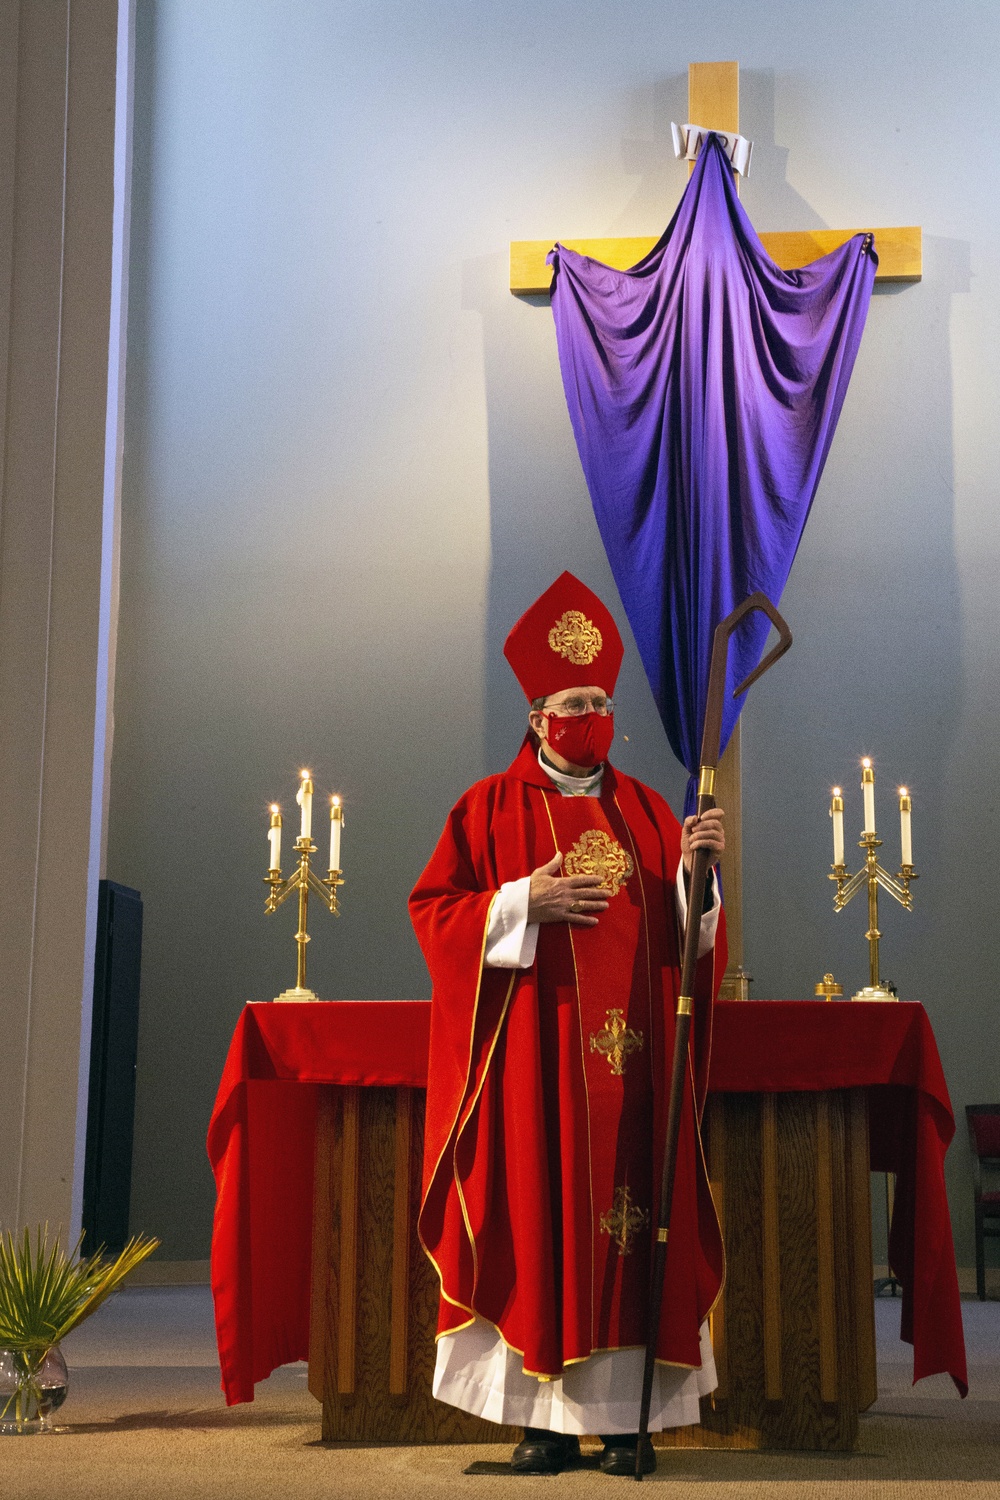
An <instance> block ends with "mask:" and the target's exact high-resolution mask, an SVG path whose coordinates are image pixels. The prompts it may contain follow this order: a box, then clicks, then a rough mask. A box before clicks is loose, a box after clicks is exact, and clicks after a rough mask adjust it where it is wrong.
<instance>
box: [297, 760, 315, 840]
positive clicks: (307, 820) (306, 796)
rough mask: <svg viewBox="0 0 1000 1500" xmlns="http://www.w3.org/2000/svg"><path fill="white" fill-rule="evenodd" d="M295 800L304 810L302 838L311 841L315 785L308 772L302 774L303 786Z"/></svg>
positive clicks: (300, 831)
mask: <svg viewBox="0 0 1000 1500" xmlns="http://www.w3.org/2000/svg"><path fill="white" fill-rule="evenodd" d="M295 800H296V802H297V803H298V804H299V806H300V807H301V809H302V826H301V828H300V829H299V836H300V838H304V839H311V838H312V827H313V784H312V777H311V776H310V774H309V772H308V771H303V772H302V785H301V786H300V787H299V789H298V791H297V792H296V793H295Z"/></svg>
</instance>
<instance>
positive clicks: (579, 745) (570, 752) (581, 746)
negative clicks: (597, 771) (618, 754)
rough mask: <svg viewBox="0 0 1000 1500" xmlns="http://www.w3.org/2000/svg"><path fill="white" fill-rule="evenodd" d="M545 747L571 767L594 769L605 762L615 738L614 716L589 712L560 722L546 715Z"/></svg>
mask: <svg viewBox="0 0 1000 1500" xmlns="http://www.w3.org/2000/svg"><path fill="white" fill-rule="evenodd" d="M545 717H546V718H547V720H548V736H549V737H548V744H550V745H551V746H552V749H553V750H555V752H556V753H557V754H558V755H561V756H562V758H563V760H568V761H569V762H570V764H571V765H574V766H596V765H598V764H599V763H600V762H601V761H602V760H606V759H607V756H608V751H609V750H610V749H611V741H612V740H613V739H614V737H615V716H614V714H595V713H594V712H593V710H591V711H590V712H589V713H585V714H577V715H575V716H574V717H570V716H568V715H566V716H564V717H562V718H560V717H559V716H558V715H557V714H553V713H546V715H545Z"/></svg>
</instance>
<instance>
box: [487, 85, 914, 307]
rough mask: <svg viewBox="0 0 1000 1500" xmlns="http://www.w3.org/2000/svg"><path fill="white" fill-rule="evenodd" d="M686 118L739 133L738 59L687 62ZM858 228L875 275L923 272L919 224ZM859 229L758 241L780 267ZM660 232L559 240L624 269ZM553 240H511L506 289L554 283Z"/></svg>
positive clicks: (799, 232)
mask: <svg viewBox="0 0 1000 1500" xmlns="http://www.w3.org/2000/svg"><path fill="white" fill-rule="evenodd" d="M688 122H689V123H690V124H692V125H704V126H706V127H707V128H708V129H709V130H725V131H730V132H732V133H734V134H735V133H737V132H738V131H739V128H740V65H739V63H736V62H720V63H691V65H690V66H689V68H688ZM861 230H863V231H865V232H867V231H871V232H872V233H873V234H874V235H875V251H876V254H877V255H878V270H877V271H876V273H875V277H876V280H877V281H919V280H920V277H921V273H922V254H921V235H920V227H919V225H913V224H910V225H906V226H904V227H903V228H895V229H876V228H875V226H874V225H872V224H866V225H863V226H861ZM861 230H859V229H857V228H855V229H792V230H781V231H778V232H776V233H769V234H762V235H761V236H760V239H761V243H762V244H763V246H764V249H765V250H766V251H767V253H768V255H769V256H770V257H771V259H772V260H773V261H774V262H775V264H776V265H779V266H780V267H781V268H782V270H784V271H790V270H793V269H794V268H795V267H796V266H805V265H808V264H809V262H810V261H811V260H819V258H820V256H822V255H829V253H830V251H831V250H836V248H837V246H838V245H842V244H843V243H844V241H845V240H849V239H850V238H851V236H852V235H854V234H858V233H859V232H861ZM658 239H659V235H654V236H653V237H652V238H649V237H646V236H642V235H640V236H627V237H625V238H620V239H602V240H561V241H560V244H563V245H565V246H566V249H567V250H576V251H577V252H578V253H579V254H580V255H589V256H590V257H591V258H592V259H593V260H599V261H601V262H602V263H603V264H604V265H606V266H614V267H615V269H616V270H619V271H625V270H627V269H628V268H629V266H634V265H635V264H636V262H637V261H640V260H642V258H643V256H644V255H648V254H649V252H650V250H652V248H653V246H654V245H655V244H656V242H657V240H658ZM554 243H555V241H554V240H552V239H549V240H512V241H511V246H510V289H511V291H512V292H513V293H514V295H515V296H518V297H526V296H528V295H529V294H532V295H537V294H538V293H545V292H548V291H549V289H550V287H551V285H552V268H551V266H547V265H546V264H545V257H546V256H547V255H548V253H549V251H550V250H551V249H552V246H553V244H554Z"/></svg>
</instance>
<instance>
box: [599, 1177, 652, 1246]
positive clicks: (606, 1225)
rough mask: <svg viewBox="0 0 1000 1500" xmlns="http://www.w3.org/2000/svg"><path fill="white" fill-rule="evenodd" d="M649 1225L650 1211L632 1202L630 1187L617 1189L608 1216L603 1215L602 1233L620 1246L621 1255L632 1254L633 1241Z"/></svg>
mask: <svg viewBox="0 0 1000 1500" xmlns="http://www.w3.org/2000/svg"><path fill="white" fill-rule="evenodd" d="M648 1224H649V1210H648V1209H647V1208H639V1206H638V1205H637V1204H635V1203H633V1202H632V1194H631V1193H630V1192H629V1189H628V1185H627V1184H626V1185H625V1187H619V1188H615V1196H614V1201H613V1203H612V1205H611V1208H610V1209H609V1210H608V1212H607V1213H606V1214H601V1233H602V1234H610V1236H611V1239H612V1242H613V1243H614V1244H615V1245H617V1246H618V1253H619V1255H631V1254H632V1241H633V1240H634V1239H635V1237H636V1235H637V1234H638V1232H639V1230H640V1229H645V1228H647V1226H648Z"/></svg>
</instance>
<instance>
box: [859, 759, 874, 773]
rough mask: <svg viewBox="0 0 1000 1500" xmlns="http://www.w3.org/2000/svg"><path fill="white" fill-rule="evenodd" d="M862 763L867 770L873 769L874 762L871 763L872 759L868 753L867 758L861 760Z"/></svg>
mask: <svg viewBox="0 0 1000 1500" xmlns="http://www.w3.org/2000/svg"><path fill="white" fill-rule="evenodd" d="M861 764H862V765H863V766H864V768H865V770H866V771H870V770H871V765H872V763H871V761H870V760H869V758H868V756H867V755H866V756H865V758H864V760H863V761H862V762H861Z"/></svg>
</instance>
